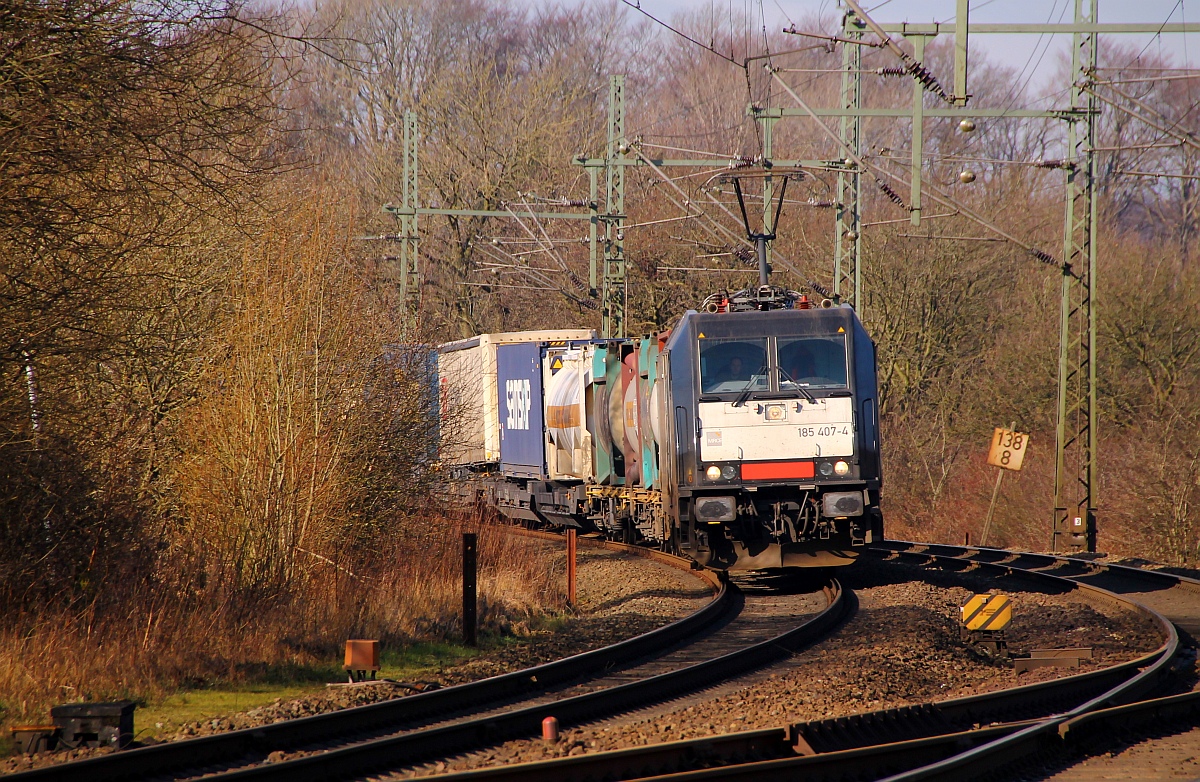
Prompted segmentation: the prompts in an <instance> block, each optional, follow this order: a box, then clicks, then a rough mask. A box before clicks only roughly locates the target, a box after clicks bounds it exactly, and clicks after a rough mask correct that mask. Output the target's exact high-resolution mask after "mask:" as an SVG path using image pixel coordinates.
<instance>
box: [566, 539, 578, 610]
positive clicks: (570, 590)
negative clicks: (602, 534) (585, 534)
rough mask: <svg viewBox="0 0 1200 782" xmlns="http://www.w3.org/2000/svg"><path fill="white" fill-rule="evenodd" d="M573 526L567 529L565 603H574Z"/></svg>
mask: <svg viewBox="0 0 1200 782" xmlns="http://www.w3.org/2000/svg"><path fill="white" fill-rule="evenodd" d="M575 545H576V543H575V528H574V527H569V528H568V529H567V605H572V606H573V605H575Z"/></svg>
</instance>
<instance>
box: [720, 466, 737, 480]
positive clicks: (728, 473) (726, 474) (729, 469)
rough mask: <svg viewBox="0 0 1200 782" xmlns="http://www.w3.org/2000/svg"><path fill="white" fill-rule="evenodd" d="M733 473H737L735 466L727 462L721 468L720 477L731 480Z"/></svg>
mask: <svg viewBox="0 0 1200 782" xmlns="http://www.w3.org/2000/svg"><path fill="white" fill-rule="evenodd" d="M735 475H737V468H736V467H734V466H733V465H732V464H727V465H725V466H724V467H722V468H721V477H722V478H724V479H725V480H727V481H732V480H733V477H734V476H735Z"/></svg>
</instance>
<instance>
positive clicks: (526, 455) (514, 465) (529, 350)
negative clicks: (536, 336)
mask: <svg viewBox="0 0 1200 782" xmlns="http://www.w3.org/2000/svg"><path fill="white" fill-rule="evenodd" d="M496 381H497V382H496V386H497V396H498V400H497V402H498V412H499V415H500V469H501V471H502V472H503V473H504V474H505V475H511V476H515V477H523V478H541V477H544V475H545V464H544V462H545V450H544V448H543V439H542V428H543V427H542V422H543V421H542V371H541V347H540V346H539V345H538V344H537V343H536V342H519V343H513V344H507V345H499V346H498V347H497V349H496Z"/></svg>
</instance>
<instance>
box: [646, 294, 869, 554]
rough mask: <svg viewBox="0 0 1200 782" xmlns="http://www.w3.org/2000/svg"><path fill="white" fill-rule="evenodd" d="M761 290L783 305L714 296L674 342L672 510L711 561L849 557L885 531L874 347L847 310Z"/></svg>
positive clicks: (683, 542) (667, 362) (666, 399)
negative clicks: (741, 307)
mask: <svg viewBox="0 0 1200 782" xmlns="http://www.w3.org/2000/svg"><path fill="white" fill-rule="evenodd" d="M760 293H761V297H762V298H766V297H768V296H770V297H771V298H772V299H773V300H775V301H780V300H781V299H782V301H783V302H784V303H785V306H782V307H779V306H776V307H769V308H768V307H763V308H762V309H751V310H749V311H741V312H738V311H733V312H730V311H728V310H729V309H730V308H731V306H730V304H729V302H728V300H727V299H723V298H718V300H717V301H716V302H715V305H714V303H713V302H712V301H711V300H710V306H709V308H708V309H709V310H711V311H709V312H688V313H687V314H686V315H684V317H683V318H682V320H681V321H680V323H679V325H678V326H676V328H675V329H674V330H673V331H672V333H671V336H670V338H669V339H668V340H667V342H666V345H665V347H664V350H663V352H662V356H661V358H660V362H661V364H662V366H663V370H664V371H663V372H662V375H663V377H664V379H667V382H666V383H665V385H664V388H663V410H662V412H663V413H667V412H668V411H669V415H667V416H666V420H667V422H668V424H669V427H670V430H671V431H670V434H669V436H668V437H666V438H664V439H666V440H667V442H668V443H669V444H670V446H671V447H670V448H668V449H666V450H667V451H668V452H667V453H664V452H663V451H662V450H660V466H661V468H662V470H663V478H662V481H661V483H662V491H663V495H664V500H663V501H664V506H666V508H667V512H668V513H669V514H670V515H671V516H672V520H673V527H674V529H675V530H676V532H677V545H678V547H679V549H680V550H681V551H682V552H683V553H685V554H687V555H688V556H690V557H692V558H693V559H695V560H696V561H697V562H699V563H701V564H703V565H707V566H710V567H713V568H721V569H736V570H743V569H757V568H765V567H791V566H827V565H837V564H846V563H847V562H849V561H851V560H852V558H853V557H854V554H855V550H856V549H859V548H861V547H862V546H864V545H865V544H867V543H870V542H872V541H877V540H881V539H882V537H883V517H882V514H881V513H880V511H879V489H880V486H881V483H882V470H881V465H880V453H879V409H878V402H877V399H878V396H877V393H876V380H875V351H874V345H873V344H872V342H871V339H870V337H868V335H867V333H866V331H865V330H864V329H863V326H862V323H861V321H859V319H858V317H857V316H856V315H855V313H854V310H853V309H852V308H850V307H849V306H828V307H817V308H812V307H809V306H808V304H807V300H806V299H805V298H804V297H800V296H795V295H788V294H787V292H781V291H779V289H770V288H765V289H761V291H760ZM780 293H783V296H779V294H780ZM785 297H786V298H785ZM786 305H791V306H786ZM733 307H736V301H735V303H734V304H733ZM723 310H724V311H723Z"/></svg>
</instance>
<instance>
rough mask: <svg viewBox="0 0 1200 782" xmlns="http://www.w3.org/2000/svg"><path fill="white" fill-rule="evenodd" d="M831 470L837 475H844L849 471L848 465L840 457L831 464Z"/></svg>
mask: <svg viewBox="0 0 1200 782" xmlns="http://www.w3.org/2000/svg"><path fill="white" fill-rule="evenodd" d="M833 471H834V472H836V473H837V474H838V475H846V474H847V473H849V472H850V465H848V464H846V463H845V462H843V461H842V460H841V459H838V460H837V461H836V462H834V464H833Z"/></svg>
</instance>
